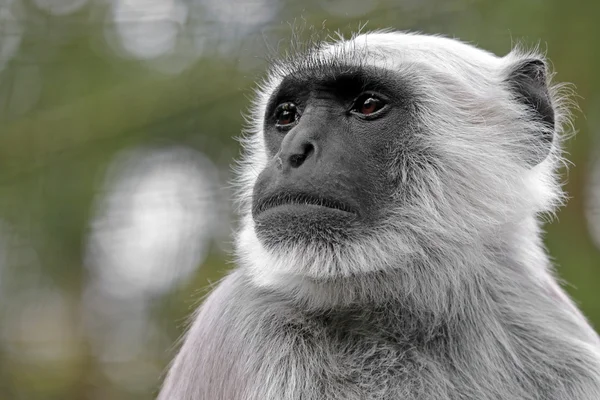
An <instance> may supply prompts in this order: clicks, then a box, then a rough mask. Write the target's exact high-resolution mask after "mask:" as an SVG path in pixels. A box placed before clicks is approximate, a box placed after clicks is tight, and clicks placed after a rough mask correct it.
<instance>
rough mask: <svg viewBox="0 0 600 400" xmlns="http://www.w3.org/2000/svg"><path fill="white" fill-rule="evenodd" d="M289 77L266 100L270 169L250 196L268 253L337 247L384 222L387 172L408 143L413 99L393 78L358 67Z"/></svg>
mask: <svg viewBox="0 0 600 400" xmlns="http://www.w3.org/2000/svg"><path fill="white" fill-rule="evenodd" d="M330 67H331V68H329V69H328V70H327V72H326V73H324V72H323V68H322V67H321V68H312V69H305V70H303V71H297V72H296V73H295V74H291V75H288V76H287V77H286V78H285V79H284V80H283V81H282V82H281V84H280V85H279V87H278V89H277V90H276V91H275V92H274V93H273V94H272V95H271V98H270V99H269V102H268V105H267V108H266V111H265V116H264V126H263V130H264V142H265V147H266V150H267V154H268V158H269V163H268V165H267V166H266V167H265V168H264V169H263V171H262V172H261V173H260V175H259V176H258V179H257V180H256V183H255V185H254V189H253V196H252V217H253V219H254V222H255V229H256V233H257V235H258V237H259V239H260V240H262V241H263V242H264V243H265V245H266V246H269V247H273V246H280V245H282V244H286V243H287V244H292V243H293V244H296V245H298V244H302V245H308V244H312V245H323V246H327V245H330V244H340V243H343V242H344V241H347V240H350V239H352V238H355V237H360V236H362V235H364V233H365V231H366V230H369V229H373V228H375V227H376V226H378V225H379V224H380V223H381V220H382V219H384V218H385V214H386V211H387V210H388V208H389V206H390V204H391V201H392V198H393V194H394V192H395V189H394V185H393V183H392V182H391V180H390V174H388V173H387V171H389V168H390V165H391V164H392V163H393V160H394V151H393V149H395V148H396V147H397V146H398V145H399V143H400V142H401V139H402V137H406V136H408V135H409V133H410V125H411V123H412V122H414V121H411V118H410V116H411V112H410V110H409V107H410V95H409V92H408V90H407V87H405V86H401V85H400V84H399V82H400V81H401V79H399V78H398V77H396V78H395V79H392V77H391V74H390V72H389V71H385V70H383V69H377V68H363V67H356V66H341V65H337V66H333V65H332V66H330Z"/></svg>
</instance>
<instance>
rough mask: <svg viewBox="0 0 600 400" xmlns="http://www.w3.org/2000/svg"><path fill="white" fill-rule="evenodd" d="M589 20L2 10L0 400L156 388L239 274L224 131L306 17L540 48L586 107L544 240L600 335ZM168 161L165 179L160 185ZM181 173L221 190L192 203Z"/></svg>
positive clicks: (475, 12) (585, 8)
mask: <svg viewBox="0 0 600 400" xmlns="http://www.w3.org/2000/svg"><path fill="white" fill-rule="evenodd" d="M599 16H600V3H599V2H597V1H594V0H587V1H585V0H579V1H570V2H565V1H559V0H550V1H542V0H526V1H523V0H507V1H502V2H500V1H492V0H422V1H418V0H400V1H398V0H379V1H372V2H365V1H358V0H344V1H342V0H307V1H303V2H292V1H283V0H281V1H278V0H240V1H237V0H188V1H186V0H104V1H93V0H23V1H18V0H0V399H11V400H12V399H14V400H20V399H24V400H25V399H26V400H37V399H44V400H52V399H72V400H76V399H113V400H119V399H147V398H151V397H152V396H153V395H154V394H155V393H156V390H157V387H158V384H159V381H160V378H161V374H162V373H163V371H164V369H165V367H166V365H167V363H168V362H169V360H170V359H171V357H172V355H173V349H174V346H175V345H174V343H176V340H177V338H178V337H179V336H180V335H181V333H182V331H183V329H184V327H185V321H186V318H187V316H188V315H189V314H190V312H191V310H192V309H193V308H194V307H195V306H196V305H197V303H198V302H199V301H200V300H201V297H202V294H203V293H205V291H206V289H207V288H208V286H209V283H210V282H214V281H215V280H217V279H218V278H219V277H220V276H222V274H223V273H224V271H226V270H227V269H228V268H230V265H229V262H230V259H231V258H230V254H229V250H230V248H231V245H230V240H231V237H230V232H231V230H232V227H233V226H234V225H235V213H234V212H233V211H232V210H231V207H230V190H229V189H228V185H227V182H228V180H229V178H230V172H229V171H230V170H229V165H230V164H231V161H232V159H233V158H234V157H236V156H237V154H238V152H239V148H238V143H237V142H236V141H235V140H234V137H235V136H238V135H239V132H240V129H241V127H242V126H243V118H242V111H244V110H246V109H247V106H248V104H249V100H248V99H249V98H250V97H251V96H252V88H253V85H254V82H255V80H256V79H258V78H260V77H261V76H262V74H263V71H264V69H265V67H266V62H267V61H266V60H267V58H268V55H269V48H277V46H278V43H279V42H280V40H282V39H287V38H289V37H290V34H291V29H290V25H291V23H298V22H300V23H301V24H306V25H315V26H317V27H321V26H324V27H325V28H326V29H328V30H331V31H334V30H340V31H341V32H343V33H345V34H349V33H350V32H352V31H355V30H356V29H357V28H358V27H359V26H360V25H362V24H363V23H364V22H366V21H368V24H367V29H375V28H385V27H393V28H397V29H410V30H416V31H422V32H426V33H442V34H446V35H449V36H454V37H459V38H461V39H463V40H466V41H469V42H472V43H475V44H477V45H479V46H481V47H483V48H486V49H489V50H491V51H494V52H496V53H497V54H505V53H507V52H508V51H509V50H510V48H511V46H512V45H513V44H514V43H515V42H516V41H523V42H524V43H526V44H529V45H535V44H539V45H540V46H541V47H542V48H543V49H546V48H547V53H548V57H549V58H550V60H552V62H553V65H554V68H555V70H556V71H557V72H558V73H557V75H556V79H557V80H558V81H565V82H573V83H574V84H575V85H576V90H577V92H578V94H579V96H580V97H578V99H577V100H578V103H579V106H580V108H581V112H577V113H576V117H577V118H576V120H575V127H576V128H577V130H578V131H579V133H578V135H577V137H576V138H575V139H573V140H571V141H570V142H569V144H568V151H569V153H570V157H569V158H570V160H571V161H573V163H574V164H575V166H574V167H571V168H570V171H569V172H568V174H567V173H566V172H565V182H566V189H567V191H568V192H569V194H570V196H571V199H570V202H569V204H568V206H567V207H566V208H564V209H562V210H561V211H560V212H559V214H558V218H557V219H556V220H555V221H553V222H552V223H550V224H548V225H547V231H548V235H547V238H546V239H547V240H546V242H547V246H548V248H549V251H550V253H551V254H552V256H553V258H554V260H555V262H556V265H557V269H558V272H559V274H560V275H561V277H563V278H564V279H565V280H566V281H567V282H569V285H568V286H567V290H569V292H570V293H571V294H572V296H573V297H574V298H575V299H576V300H577V301H578V303H579V304H580V305H581V308H582V309H583V311H584V312H585V314H586V315H587V316H588V317H589V318H590V319H591V321H592V322H593V323H594V324H595V325H596V326H600V301H599V299H600V295H599V294H598V289H599V288H600V280H599V278H600V251H599V246H600V178H599V179H595V180H594V179H592V177H594V176H596V177H598V176H600V161H598V155H599V154H600V136H599V133H598V132H599V131H600V117H599V115H600V78H599V75H598V73H597V71H598V70H600V48H599V47H598V44H597V41H598V38H600V25H598V23H597V19H598V17H599ZM294 21H296V22H294ZM585 116H587V118H586V117H585ZM182 149H187V150H193V151H194V152H193V153H189V152H188V153H186V152H185V151H184V152H183V153H181V151H182ZM165 152H166V153H165ZM152 154H159V155H160V154H162V155H161V156H160V157H158V158H156V157H155V156H152V157H150V156H148V155H152ZM165 154H167V155H165ZM172 154H175V156H172ZM180 154H182V156H181V157H180V156H179V155H180ZM190 154H198V155H202V154H203V155H204V157H205V158H207V160H210V163H207V162H204V163H200V164H198V165H195V164H194V161H189V160H188V159H187V158H186V157H188V156H189V155H190ZM144 157H145V158H144ZM153 157H154V158H153ZM191 158H193V156H192V157H191ZM115 160H121V161H122V160H126V161H124V162H121V163H120V164H119V163H117V162H116V161H115ZM136 160H137V161H136ZM140 160H141V161H140ZM156 160H159V161H156ZM160 160H162V161H160ZM165 160H167V161H165ZM169 160H170V161H169ZM159 162H160V163H163V162H164V163H171V164H173V165H176V167H177V168H178V169H173V168H171V166H169V165H166V164H165V165H158V166H156V167H157V168H158V169H157V168H154V165H155V164H156V163H159ZM136 163H138V164H136ZM123 165H125V167H123ZM132 165H133V166H134V167H135V165H138V167H135V168H134V167H132ZM139 165H141V166H142V167H139ZM190 165H192V166H191V167H190ZM595 166H596V168H597V169H598V171H597V172H594V167H595ZM168 168H171V170H169V171H175V172H172V175H167V177H169V176H174V177H175V178H173V179H171V180H169V179H168V178H165V177H163V178H161V179H162V181H161V180H156V179H158V178H156V177H157V176H159V177H160V176H162V175H160V173H159V172H160V171H162V170H163V169H165V170H167V169H168ZM209 169H213V170H214V171H216V174H213V175H210V176H209V175H206V176H205V175H202V173H200V172H198V171H200V170H202V171H205V170H206V171H207V170H209ZM128 170H132V171H137V172H135V174H137V175H135V176H134V178H131V179H129V180H127V179H125V180H121V181H120V180H119V179H120V178H119V177H120V176H121V175H123V174H127V173H128V172H127V171H128ZM148 170H152V171H153V172H152V173H153V175H152V176H150V175H149V173H148V176H145V175H144V174H145V173H146V171H148ZM157 171H158V172H157ZM178 171H179V172H178ZM181 171H184V172H181ZM186 171H188V172H189V171H191V172H189V174H191V175H189V176H190V177H191V178H190V182H194V179H196V178H195V177H198V179H205V180H206V182H209V181H210V182H212V183H211V185H213V186H217V187H220V188H221V189H218V190H214V191H213V190H212V189H210V188H211V187H213V186H210V185H208V184H206V185H205V186H204V187H205V188H209V189H205V191H204V192H197V191H196V192H194V191H191V192H189V191H186V190H188V189H191V187H190V186H189V185H190V184H189V183H187V184H186V183H185V182H186V181H185V180H183V178H181V176H182V175H181V174H187V173H188V172H186ZM194 171H196V172H194ZM194 174H196V175H194ZM198 174H199V175H198ZM203 176H204V178H203ZM155 178H156V179H155ZM153 179H155V180H153ZM167 181H169V182H170V183H169V182H167ZM114 182H117V183H119V182H121V183H120V184H114ZM161 182H162V183H161ZM165 182H167V183H168V184H166V183H165ZM173 182H175V183H173ZM177 182H183V183H181V184H179V183H177ZM169 184H170V185H171V186H169ZM119 185H120V186H119ZM173 185H179V186H173ZM594 185H595V186H594ZM186 186H187V187H186ZM192 186H193V185H192ZM114 187H118V188H120V190H121V192H120V194H119V196H117V197H114V198H113V197H111V196H112V194H111V193H112V191H113V189H112V188H114ZM128 188H130V193H129V192H128ZM157 188H158V189H157ZM161 188H167V189H161ZM170 188H175V190H174V191H176V192H178V193H179V192H181V193H183V194H181V196H183V197H172V198H171V197H169V196H171V195H169V194H165V193H162V192H161V190H166V191H169V192H170V191H172V190H171V189H170ZM144 190H146V191H150V192H144ZM152 190H154V191H155V192H156V191H158V192H159V193H158V195H155V194H156V193H154V192H152ZM209 192H210V193H209ZM136 193H137V194H138V195H137V197H136ZM140 193H141V194H140ZM147 193H149V194H147ZM198 193H200V194H198ZM202 193H205V194H206V199H204V198H203V194H202ZM161 195H164V196H166V198H167V200H164V201H163V200H161V197H160V196H161ZM186 196H187V197H186ZM129 198H131V199H132V200H131V201H130V200H128V199H129ZM111 199H112V200H111ZM115 199H116V200H115ZM145 199H150V200H148V201H149V202H150V203H148V204H147V203H144V202H145V201H146V200H145ZM203 201H206V204H207V205H208V208H206V207H205V208H202V207H203V206H202V205H201V204H200V203H201V202H203ZM121 202H122V203H123V204H125V203H126V204H128V205H127V206H125V205H123V207H120V204H121ZM139 210H146V212H145V213H141V212H140V211H139ZM152 210H158V211H159V212H153V211H152ZM173 210H179V211H177V212H179V214H170V212H171V211H173ZM207 210H210V211H207ZM196 213H199V214H200V217H199V218H200V219H194V218H192V217H193V216H194V215H196ZM157 215H158V216H159V217H160V218H158V217H157ZM190 218H191V219H193V220H194V221H193V223H194V224H195V225H193V227H192V228H193V229H191V230H190V229H188V228H186V223H187V224H188V225H190V224H192V222H189V221H188V220H190ZM177 221H179V222H177ZM182 221H183V222H182ZM135 224H138V225H135ZM186 229H187V230H186ZM200 231H202V232H203V233H202V235H200V237H201V238H202V240H203V241H204V242H206V243H205V244H204V245H203V247H198V246H199V244H198V243H196V242H195V240H197V241H199V240H200V239H195V237H196V234H198V233H199V232H200ZM130 232H131V235H129V233H130ZM181 232H183V233H181ZM117 235H118V236H117ZM173 235H182V236H181V238H182V239H181V240H179V239H177V240H173ZM111 237H118V238H128V237H130V239H128V240H127V241H126V244H127V246H121V247H119V248H118V249H120V250H119V251H121V252H123V251H127V249H131V252H130V253H128V254H127V257H130V258H132V259H134V260H138V259H139V260H140V261H139V262H137V263H132V268H133V264H135V269H134V270H132V271H133V272H131V271H129V272H127V271H125V270H121V269H119V268H127V264H124V263H123V262H119V260H115V259H114V258H115V257H113V258H111V254H112V251H113V250H111V249H113V247H111V246H115V245H118V244H115V243H114V240H113V241H112V242H111V240H110V238H111ZM176 238H179V236H177V237H176ZM594 238H595V239H594ZM123 240H125V239H123ZM180 242H181V247H177V248H173V246H175V245H174V244H173V243H175V244H177V243H180ZM169 243H170V244H169ZM169 246H171V247H169ZM186 246H187V247H186ZM123 247H124V248H125V250H123ZM188 247H189V248H196V247H198V248H197V249H196V251H195V253H193V254H191V255H189V254H188V253H189V251H188ZM115 251H116V250H115ZM135 251H138V252H139V254H140V255H139V257H138V255H137V254H138V253H135ZM117 254H121V253H117ZM123 254H125V253H123ZM127 259H129V258H127ZM179 260H184V261H182V264H186V265H187V267H186V268H187V269H184V268H181V269H178V267H177V263H178V261H179ZM108 265H111V266H112V267H111V268H113V269H105V270H103V269H102V268H108ZM157 268H158V269H157ZM103 271H109V272H108V273H106V272H103ZM165 271H166V274H167V275H165ZM136 274H139V275H140V277H139V279H140V280H139V281H136V280H135V279H136V276H137V275H136ZM144 274H146V276H147V277H146V278H144ZM161 274H162V275H161ZM169 274H170V275H169ZM120 277H124V278H123V279H125V278H126V279H129V280H124V282H125V284H124V285H123V284H121V285H117V284H115V283H114V282H118V280H119V279H120ZM163 277H167V278H168V279H166V278H165V279H163ZM111 279H112V280H111ZM115 279H116V281H115ZM132 279H133V280H132ZM152 279H154V280H152ZM163 281H165V282H166V283H165V284H163ZM111 282H112V283H111ZM129 282H131V283H129ZM128 285H129V286H128Z"/></svg>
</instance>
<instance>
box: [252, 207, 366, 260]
mask: <svg viewBox="0 0 600 400" xmlns="http://www.w3.org/2000/svg"><path fill="white" fill-rule="evenodd" d="M254 227H255V231H256V235H257V237H258V239H259V240H260V241H261V242H262V243H263V245H264V246H265V247H267V248H269V249H285V248H297V247H306V246H316V247H317V248H318V249H319V250H321V251H325V250H324V249H325V248H331V247H335V246H343V244H344V243H348V242H350V241H352V238H353V237H355V236H356V235H357V234H358V231H359V228H360V219H359V218H358V216H357V215H356V214H355V213H352V212H348V211H344V210H340V209H335V208H328V207H323V206H319V205H313V204H285V205H280V206H276V207H272V208H269V209H267V210H265V211H262V212H261V213H259V214H257V215H255V216H254Z"/></svg>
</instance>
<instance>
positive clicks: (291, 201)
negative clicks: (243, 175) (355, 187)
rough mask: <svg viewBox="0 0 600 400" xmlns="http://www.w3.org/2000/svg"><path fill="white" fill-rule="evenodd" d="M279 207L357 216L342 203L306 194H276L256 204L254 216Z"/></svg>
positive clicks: (353, 209) (351, 208)
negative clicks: (312, 209)
mask: <svg viewBox="0 0 600 400" xmlns="http://www.w3.org/2000/svg"><path fill="white" fill-rule="evenodd" d="M279 207H309V208H318V209H322V210H326V211H332V212H337V213H343V214H350V215H354V216H357V215H358V213H357V211H356V209H355V208H354V207H352V206H350V205H348V204H347V203H344V202H342V201H339V200H336V199H331V198H327V197H322V196H315V195H312V194H308V193H277V194H275V195H271V196H267V197H266V198H264V199H261V200H259V201H258V202H257V204H256V206H255V207H254V210H253V211H254V212H253V214H254V216H255V217H258V216H259V215H260V214H262V213H264V212H265V211H269V210H273V209H275V208H279Z"/></svg>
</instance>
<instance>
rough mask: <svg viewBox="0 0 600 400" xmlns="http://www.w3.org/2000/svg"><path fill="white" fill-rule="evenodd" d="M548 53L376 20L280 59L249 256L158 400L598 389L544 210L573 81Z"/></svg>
mask: <svg viewBox="0 0 600 400" xmlns="http://www.w3.org/2000/svg"><path fill="white" fill-rule="evenodd" d="M564 88H565V87H564V86H561V85H556V84H553V83H552V82H551V76H550V73H549V68H548V65H547V61H546V60H545V58H544V56H543V55H541V54H539V53H538V52H537V51H526V50H524V49H522V48H515V49H513V50H512V51H511V52H510V53H509V54H508V55H506V56H504V57H498V56H496V55H494V54H491V53H489V52H487V51H484V50H481V49H478V48H476V47H474V46H471V45H468V44H466V43H463V42H460V41H458V40H454V39H449V38H444V37H440V36H428V35H419V34H412V33H400V32H391V31H378V32H371V33H366V34H360V35H355V36H353V37H352V38H351V39H349V40H343V39H340V40H334V41H329V42H324V43H320V44H319V45H316V46H314V47H311V48H310V49H308V50H306V51H303V52H301V53H299V54H293V55H291V56H289V57H285V58H284V59H283V60H281V61H278V62H275V63H274V64H273V66H272V67H271V69H270V72H269V74H268V76H267V77H266V79H265V80H264V82H263V83H262V84H260V85H259V89H258V90H257V96H256V101H255V103H254V106H253V108H252V112H251V118H250V120H251V126H250V127H249V129H248V130H247V132H246V135H245V140H244V142H243V144H244V150H245V151H244V158H243V160H242V162H241V163H240V168H239V171H238V172H239V174H238V175H239V179H238V180H237V184H238V188H239V196H238V198H239V203H240V210H241V227H240V230H239V232H238V233H237V235H236V252H235V254H236V262H237V268H235V269H234V270H233V271H232V272H231V273H230V274H229V275H228V276H227V277H225V278H224V279H223V280H222V281H221V282H220V283H219V284H218V285H217V286H216V287H215V288H214V290H213V291H212V293H211V294H210V295H209V296H208V298H207V299H206V300H205V301H204V303H203V304H202V306H201V307H200V308H199V309H198V311H197V313H196V314H195V316H194V320H193V323H192V325H191V327H190V329H189V331H188V332H187V334H186V336H185V339H184V342H183V345H182V347H181V349H180V351H179V354H178V355H177V357H176V358H175V360H174V361H173V363H172V365H171V367H170V369H169V372H168V374H167V377H166V380H165V382H164V385H163V388H162V391H161V393H160V395H159V399H160V400H446V399H447V400H450V399H452V400H469V399H473V400H598V399H600V340H599V338H598V335H597V334H596V332H595V331H594V330H593V329H592V327H591V326H590V324H589V323H588V322H587V321H586V319H585V317H584V316H583V315H582V313H581V312H580V311H579V310H578V309H577V308H576V306H575V305H574V303H573V302H572V301H571V299H570V298H569V297H568V296H567V295H566V294H565V292H564V291H563V290H562V289H561V288H560V286H559V285H558V284H557V280H556V277H555V275H554V272H553V269H552V265H551V263H550V261H549V257H548V255H547V253H546V251H545V249H544V246H543V243H542V238H541V234H542V231H541V221H540V215H543V214H545V213H552V212H554V211H555V210H556V208H557V207H558V206H560V205H561V204H562V203H563V201H564V195H563V192H562V190H561V186H560V182H559V177H558V173H557V169H558V168H559V166H560V165H561V162H562V156H563V155H562V152H561V147H562V145H563V142H564V138H565V136H566V127H567V126H568V125H569V112H568V105H569V102H570V99H569V96H568V95H569V93H568V91H566V90H564Z"/></svg>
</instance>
